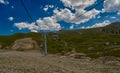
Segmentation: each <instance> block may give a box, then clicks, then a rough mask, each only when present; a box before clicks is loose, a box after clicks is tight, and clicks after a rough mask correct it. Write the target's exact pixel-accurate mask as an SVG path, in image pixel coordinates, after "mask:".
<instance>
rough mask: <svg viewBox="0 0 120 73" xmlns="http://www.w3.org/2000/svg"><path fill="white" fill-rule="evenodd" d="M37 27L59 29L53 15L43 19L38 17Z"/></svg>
mask: <svg viewBox="0 0 120 73" xmlns="http://www.w3.org/2000/svg"><path fill="white" fill-rule="evenodd" d="M36 22H37V24H38V27H39V29H40V30H60V29H61V26H60V24H59V23H57V22H56V20H55V19H54V18H53V17H44V18H43V19H38V20H37V21H36Z"/></svg>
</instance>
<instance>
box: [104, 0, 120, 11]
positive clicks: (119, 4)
mask: <svg viewBox="0 0 120 73" xmlns="http://www.w3.org/2000/svg"><path fill="white" fill-rule="evenodd" d="M104 9H105V12H115V11H119V10H120V0H105V1H104Z"/></svg>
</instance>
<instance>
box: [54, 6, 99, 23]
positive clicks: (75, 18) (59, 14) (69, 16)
mask: <svg viewBox="0 0 120 73" xmlns="http://www.w3.org/2000/svg"><path fill="white" fill-rule="evenodd" d="M85 12H86V11H85V10H81V12H76V13H72V12H71V11H70V10H69V9H67V8H65V9H61V10H54V13H55V15H54V17H55V19H56V20H57V21H65V22H67V23H75V24H81V23H85V22H87V21H89V20H90V19H92V18H94V17H95V16H96V15H97V14H99V11H98V10H96V9H93V10H91V11H89V12H87V13H86V14H84V13H85Z"/></svg>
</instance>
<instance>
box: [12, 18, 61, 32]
mask: <svg viewBox="0 0 120 73" xmlns="http://www.w3.org/2000/svg"><path fill="white" fill-rule="evenodd" d="M36 23H37V24H35V23H31V24H30V23H27V22H20V23H15V24H14V26H15V27H17V28H19V30H21V29H29V30H30V31H31V32H33V31H34V32H38V31H39V30H56V31H58V30H60V29H61V26H60V24H58V23H57V22H56V21H55V20H54V19H53V18H52V17H45V18H43V19H38V20H37V21H36Z"/></svg>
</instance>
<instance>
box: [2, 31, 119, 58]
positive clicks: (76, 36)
mask: <svg viewBox="0 0 120 73" xmlns="http://www.w3.org/2000/svg"><path fill="white" fill-rule="evenodd" d="M53 35H54V33H49V34H48V35H47V44H48V51H49V53H58V52H62V51H63V50H64V51H66V52H68V51H71V50H72V48H75V49H76V51H77V52H82V53H86V54H87V55H88V56H90V57H99V56H118V57H120V34H110V33H105V32H100V30H99V29H86V30H71V31H60V32H58V38H60V41H55V40H53ZM26 37H32V38H33V39H34V40H36V41H37V42H38V44H39V45H40V44H41V43H42V40H43V39H42V36H41V35H40V34H37V33H28V34H23V33H17V34H14V35H12V36H0V44H2V45H3V46H11V44H12V43H13V42H14V41H15V40H16V39H20V38H26ZM106 42H109V43H110V44H109V45H105V43H106ZM89 47H92V49H91V50H88V48H89Z"/></svg>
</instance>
